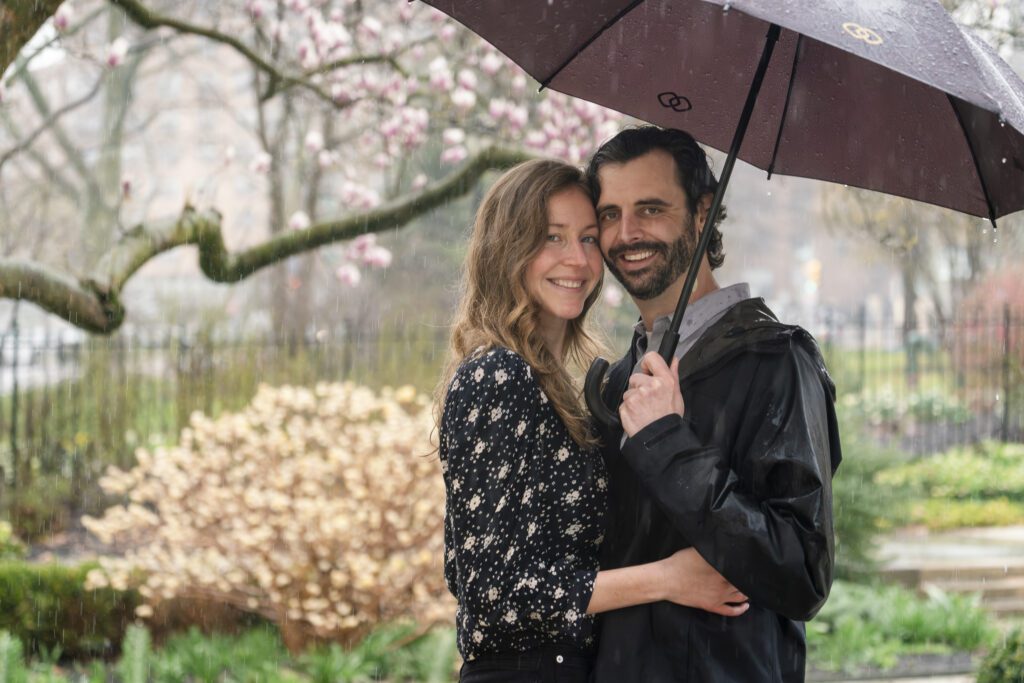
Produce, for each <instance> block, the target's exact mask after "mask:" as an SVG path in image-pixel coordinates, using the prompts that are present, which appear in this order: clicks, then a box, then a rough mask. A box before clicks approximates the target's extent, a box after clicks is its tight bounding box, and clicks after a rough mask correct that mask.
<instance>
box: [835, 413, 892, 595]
mask: <svg viewBox="0 0 1024 683" xmlns="http://www.w3.org/2000/svg"><path fill="white" fill-rule="evenodd" d="M840 423H841V438H842V445H843V462H842V464H841V465H840V466H839V471H838V472H837V473H836V476H835V478H834V479H833V480H832V507H833V511H834V521H835V535H836V576H837V578H840V579H857V578H864V577H866V576H869V575H870V574H872V573H873V572H874V569H875V562H874V560H873V559H872V555H871V553H872V549H873V547H874V541H875V537H876V536H877V535H878V533H879V532H880V531H882V530H884V529H886V528H888V527H889V526H891V525H892V523H893V521H894V519H893V518H892V517H891V515H892V514H893V512H894V511H895V510H897V509H898V508H899V505H898V501H899V499H898V495H899V492H898V491H895V490H893V489H892V488H887V487H882V486H877V485H876V484H875V482H874V478H875V476H876V474H877V473H878V472H879V471H881V470H882V469H883V468H885V467H886V466H889V465H891V464H892V463H893V462H894V461H901V460H904V459H905V458H906V457H907V456H905V455H902V454H900V453H897V452H894V451H891V450H887V449H884V448H881V447H879V446H877V445H875V444H873V443H871V442H870V441H869V440H868V439H866V438H865V437H864V436H863V435H862V430H861V428H860V423H859V421H858V420H856V419H854V418H851V417H850V416H849V415H848V413H846V412H845V411H841V413H840Z"/></svg>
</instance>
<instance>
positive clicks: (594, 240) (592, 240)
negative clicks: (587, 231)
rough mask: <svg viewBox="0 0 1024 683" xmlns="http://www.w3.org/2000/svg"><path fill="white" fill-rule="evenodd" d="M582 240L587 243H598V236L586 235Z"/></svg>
mask: <svg viewBox="0 0 1024 683" xmlns="http://www.w3.org/2000/svg"><path fill="white" fill-rule="evenodd" d="M582 240H583V241H584V242H585V243H587V244H597V236H596V235H584V236H583V237H582Z"/></svg>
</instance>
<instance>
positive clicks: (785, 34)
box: [424, 0, 1024, 423]
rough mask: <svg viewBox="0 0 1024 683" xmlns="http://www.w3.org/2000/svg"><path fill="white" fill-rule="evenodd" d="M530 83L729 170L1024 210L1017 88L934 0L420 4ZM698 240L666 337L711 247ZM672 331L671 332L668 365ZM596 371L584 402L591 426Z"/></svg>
mask: <svg viewBox="0 0 1024 683" xmlns="http://www.w3.org/2000/svg"><path fill="white" fill-rule="evenodd" d="M424 1H425V2H427V3H428V4H430V5H432V6H434V7H436V8H437V9H439V10H441V11H443V12H445V13H446V14H449V15H450V16H452V17H454V18H455V19H456V20H458V21H459V22H461V23H463V24H464V25H466V26H467V27H469V28H470V29H472V30H473V31H475V32H476V33H478V34H479V35H480V36H482V37H483V38H484V39H486V40H488V41H489V42H490V43H491V44H493V45H494V46H495V47H496V48H497V49H499V50H500V51H502V52H503V53H504V54H506V55H507V56H508V57H510V58H511V59H512V60H513V61H515V62H517V63H518V64H519V65H520V66H522V67H523V68H524V69H525V70H526V71H527V73H529V74H530V75H531V76H533V77H534V78H535V79H537V80H538V81H539V82H540V83H541V87H542V88H545V87H546V88H551V89H553V90H558V91H560V92H563V93H566V94H568V95H573V96H575V97H580V98H582V99H586V100H590V101H592V102H596V103H598V104H601V105H604V106H606V107H610V108H612V109H616V110H618V111H621V112H623V113H625V114H629V115H631V116H635V117H637V118H639V119H643V120H646V121H650V122H651V123H655V124H658V125H661V126H665V127H672V128H682V129H684V130H687V131H688V132H690V133H691V134H692V135H693V136H694V137H695V138H697V139H698V140H700V141H701V142H703V143H704V144H707V145H710V146H712V147H716V148H718V149H726V148H728V150H729V151H728V155H727V157H726V161H725V164H724V165H723V167H722V171H721V174H720V178H719V188H718V191H717V192H716V194H715V197H714V199H713V200H712V204H711V207H710V210H709V213H708V218H707V220H708V221H710V222H711V223H712V224H713V222H714V220H715V218H716V216H717V214H718V211H719V208H720V206H721V203H722V198H723V196H724V192H725V188H726V186H727V185H728V182H729V177H730V175H731V173H732V167H733V165H734V163H735V160H736V159H737V158H740V159H743V160H744V161H746V162H748V163H750V164H752V165H754V166H757V167H758V168H761V169H764V170H766V171H768V176H769V178H770V177H771V175H772V174H773V173H780V174H785V175H793V176H801V177H807V178H816V179H821V180H828V181H832V182H837V183H844V184H846V185H852V186H855V187H862V188H866V189H870V190H876V191H881V192H885V193H888V194H893V195H898V196H902V197H907V198H910V199H915V200H919V201H924V202H928V203H930V204H936V205H938V206H943V207H946V208H950V209H954V210H957V211H962V212H964V213H968V214H971V215H975V216H981V217H984V218H987V219H989V220H990V221H992V223H993V226H994V225H995V221H996V219H997V218H999V217H1000V216H1004V215H1006V214H1009V213H1013V212H1015V211H1018V210H1021V209H1024V82H1022V81H1021V79H1020V78H1019V77H1018V76H1017V74H1016V73H1014V71H1013V70H1012V69H1011V68H1010V67H1009V66H1008V65H1007V64H1006V63H1005V62H1003V61H1002V59H1000V58H999V56H998V55H997V54H996V53H995V52H994V51H993V50H992V49H991V48H990V47H989V46H988V45H987V44H986V43H985V42H984V41H982V40H981V39H979V38H977V37H976V36H974V35H973V34H971V33H970V32H968V31H966V30H964V29H962V28H960V27H959V26H958V25H957V24H956V23H955V22H954V21H953V19H952V18H951V17H950V16H949V14H948V13H947V12H946V11H945V10H944V9H943V8H942V6H941V5H940V4H939V3H938V1H937V0H872V1H871V2H856V3H852V2H849V0H586V1H583V0H577V1H576V2H572V1H571V0H516V1H515V2H507V0H424ZM710 234H711V231H709V230H705V231H703V232H702V234H701V239H700V240H699V242H698V245H697V249H696V250H695V254H694V259H693V261H692V262H691V266H690V270H689V273H688V276H687V280H686V283H685V286H684V289H683V293H682V296H681V297H680V301H679V305H678V307H677V308H676V311H675V314H674V315H673V318H672V323H671V324H670V326H669V330H673V331H674V330H678V328H679V324H680V322H681V321H682V318H683V314H684V313H685V309H686V304H687V302H688V300H689V298H690V294H691V292H692V288H693V283H694V281H695V279H696V275H697V270H698V268H697V266H698V265H699V263H700V261H701V259H703V256H704V252H705V249H706V247H707V239H705V238H706V237H710ZM677 343H678V335H672V334H666V335H665V339H664V341H663V343H662V345H661V347H660V348H659V353H660V354H661V355H662V357H663V358H665V359H666V361H668V360H669V359H671V357H672V356H673V355H674V353H675V347H676V344H677ZM607 367H608V363H607V361H605V360H603V359H597V360H595V361H594V365H593V366H591V369H590V372H588V374H587V381H586V384H585V390H584V393H585V396H586V399H587V405H588V406H589V407H590V409H591V412H592V413H594V415H595V417H597V418H598V419H600V420H601V421H603V422H605V423H614V422H616V421H617V416H616V415H615V414H614V413H613V412H612V411H610V410H609V409H608V408H607V406H605V405H604V403H603V402H602V401H601V397H600V386H601V382H602V380H603V377H604V374H605V372H606V370H607Z"/></svg>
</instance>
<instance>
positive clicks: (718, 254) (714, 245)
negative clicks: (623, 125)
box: [587, 126, 725, 270]
mask: <svg viewBox="0 0 1024 683" xmlns="http://www.w3.org/2000/svg"><path fill="white" fill-rule="evenodd" d="M656 149H660V150H662V151H665V152H667V153H668V154H669V155H671V157H672V159H673V160H674V161H675V162H676V180H677V181H678V182H679V185H680V186H681V187H682V188H683V191H684V192H685V193H686V199H687V204H688V205H689V209H690V213H691V214H696V213H697V202H698V201H700V198H701V197H703V196H704V195H705V194H714V192H715V190H716V189H718V179H717V178H715V175H714V174H713V173H712V172H711V167H710V166H709V165H708V156H707V154H705V152H704V150H703V149H701V147H700V145H698V144H697V141H696V140H694V139H693V136H692V135H690V134H689V133H687V132H685V131H681V130H677V129H675V128H659V127H658V126H639V127H636V128H627V129H626V130H623V131H621V132H620V133H619V134H618V135H616V136H615V137H613V138H612V139H611V140H608V141H607V142H605V143H604V144H603V145H601V147H600V149H598V150H597V152H595V153H594V156H593V157H592V158H591V159H590V164H589V165H588V166H587V184H588V185H589V186H590V194H591V197H592V198H593V200H594V203H595V204H596V203H597V201H598V198H599V197H600V196H601V181H600V179H599V178H598V172H599V171H600V170H601V166H603V165H604V164H624V163H626V162H629V161H633V160H634V159H636V158H638V157H642V156H643V155H645V154H647V153H648V152H652V151H654V150H656ZM724 219H725V205H724V204H723V205H722V207H721V209H720V210H719V212H718V218H716V219H715V223H714V225H712V226H710V227H711V231H712V232H711V238H710V239H711V241H710V242H709V243H708V252H707V257H708V265H710V266H711V269H712V270H714V269H715V268H718V267H719V266H720V265H722V263H723V262H724V261H725V252H724V251H723V248H722V231H721V230H720V229H719V227H718V226H719V225H720V224H721V222H722V220H724Z"/></svg>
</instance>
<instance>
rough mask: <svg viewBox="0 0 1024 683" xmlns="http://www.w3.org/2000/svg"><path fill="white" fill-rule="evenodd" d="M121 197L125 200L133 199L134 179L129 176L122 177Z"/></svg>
mask: <svg viewBox="0 0 1024 683" xmlns="http://www.w3.org/2000/svg"><path fill="white" fill-rule="evenodd" d="M121 196H122V197H124V198H125V199H131V197H132V178H131V176H129V175H123V176H121Z"/></svg>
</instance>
